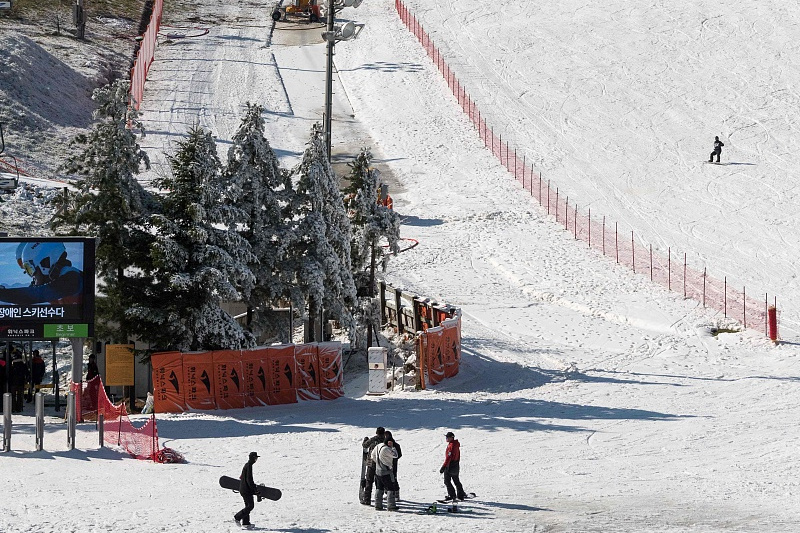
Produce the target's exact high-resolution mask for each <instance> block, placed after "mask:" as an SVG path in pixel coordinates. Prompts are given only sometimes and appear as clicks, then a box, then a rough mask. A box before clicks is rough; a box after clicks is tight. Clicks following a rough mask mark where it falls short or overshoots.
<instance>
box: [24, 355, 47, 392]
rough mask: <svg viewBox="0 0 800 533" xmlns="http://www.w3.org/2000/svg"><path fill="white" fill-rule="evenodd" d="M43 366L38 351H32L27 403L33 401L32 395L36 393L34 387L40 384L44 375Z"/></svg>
mask: <svg viewBox="0 0 800 533" xmlns="http://www.w3.org/2000/svg"><path fill="white" fill-rule="evenodd" d="M45 370H46V367H45V364H44V359H42V356H41V355H39V350H34V351H33V358H32V359H31V388H30V390H29V391H28V401H29V402H30V401H31V400H32V399H33V393H34V392H36V386H37V385H41V384H42V380H43V379H44V374H45Z"/></svg>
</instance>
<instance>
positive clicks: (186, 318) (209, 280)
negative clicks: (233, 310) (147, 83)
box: [131, 126, 254, 350]
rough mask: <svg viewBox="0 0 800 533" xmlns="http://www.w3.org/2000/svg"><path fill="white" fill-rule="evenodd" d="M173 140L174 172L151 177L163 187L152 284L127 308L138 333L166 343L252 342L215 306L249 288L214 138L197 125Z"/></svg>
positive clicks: (229, 345) (228, 345) (244, 249)
mask: <svg viewBox="0 0 800 533" xmlns="http://www.w3.org/2000/svg"><path fill="white" fill-rule="evenodd" d="M178 145H179V148H178V151H177V152H176V153H175V155H173V156H171V157H170V158H169V162H170V166H171V169H172V175H171V176H169V177H165V178H162V179H160V180H157V181H156V182H155V183H154V184H155V185H156V186H157V187H159V188H161V189H162V190H164V191H166V192H165V193H164V196H163V198H162V201H161V206H162V209H161V213H159V214H157V215H153V216H152V217H151V220H152V224H153V227H154V230H155V241H154V243H153V244H152V246H151V248H150V252H151V255H152V258H153V264H154V267H155V270H154V272H153V276H154V277H153V281H154V283H153V286H152V287H151V290H150V293H149V294H148V295H147V298H146V301H143V303H142V305H140V306H137V307H136V308H135V309H132V310H131V313H132V314H134V315H135V316H136V317H137V318H138V320H140V321H141V324H142V330H143V331H145V332H146V334H145V335H144V336H145V337H146V338H147V339H148V340H150V341H151V342H155V343H156V344H157V345H158V346H161V347H164V348H173V349H178V350H203V349H204V350H213V349H237V348H246V347H251V346H253V345H254V340H253V337H252V335H251V334H249V333H248V332H247V331H245V330H244V329H243V328H242V327H241V326H240V325H239V324H238V323H237V322H236V320H234V319H233V317H231V316H230V314H228V313H227V312H226V311H224V310H223V309H222V308H221V304H222V302H223V301H226V300H228V301H231V300H238V299H240V298H241V297H242V293H241V292H240V291H247V290H249V289H250V288H251V287H252V282H253V274H252V272H250V269H249V268H248V267H247V263H248V262H249V261H251V260H252V253H251V251H250V246H249V244H248V243H247V241H246V240H245V239H244V238H242V237H241V236H240V235H239V233H238V232H237V231H236V230H235V228H232V224H233V223H234V222H235V216H234V209H233V208H232V207H231V206H230V205H225V199H226V188H225V186H224V185H223V182H222V179H221V172H220V162H219V158H218V157H217V152H216V146H215V144H214V139H213V138H212V137H211V134H210V133H208V132H206V131H204V130H203V129H202V128H200V127H197V126H195V127H193V128H192V129H191V130H190V131H189V136H188V138H187V139H186V140H185V141H181V142H179V143H178Z"/></svg>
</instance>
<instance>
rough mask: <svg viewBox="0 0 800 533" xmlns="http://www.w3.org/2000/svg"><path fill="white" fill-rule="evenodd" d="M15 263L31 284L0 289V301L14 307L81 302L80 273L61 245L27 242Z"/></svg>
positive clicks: (81, 284) (62, 244) (81, 277)
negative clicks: (29, 279) (14, 305)
mask: <svg viewBox="0 0 800 533" xmlns="http://www.w3.org/2000/svg"><path fill="white" fill-rule="evenodd" d="M17 263H18V264H19V265H20V267H22V269H23V270H24V271H25V272H26V273H27V274H28V275H29V276H30V277H31V280H32V281H31V284H30V286H28V287H14V288H7V287H3V286H0V301H2V302H8V303H13V304H17V305H30V304H50V305H65V304H72V303H80V298H81V294H82V292H83V272H81V271H80V270H78V269H77V268H75V267H73V266H72V262H71V261H70V260H69V259H67V250H66V248H65V247H64V243H63V242H53V241H46V242H28V243H25V245H24V246H18V247H17Z"/></svg>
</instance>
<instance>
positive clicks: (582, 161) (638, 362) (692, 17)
mask: <svg viewBox="0 0 800 533" xmlns="http://www.w3.org/2000/svg"><path fill="white" fill-rule="evenodd" d="M198 4H199V5H198V10H199V13H200V15H201V16H200V17H199V19H200V20H206V21H209V23H208V26H209V29H210V31H209V34H208V35H207V36H203V37H200V38H196V39H186V40H181V41H174V42H173V43H172V44H170V45H169V46H162V47H161V48H159V50H158V51H157V54H156V63H154V66H153V70H152V73H151V76H150V79H149V81H148V86H147V89H146V96H145V102H144V105H143V111H144V113H143V116H142V119H143V121H144V123H145V125H146V127H148V129H149V130H150V131H151V133H152V134H151V135H150V136H148V138H146V139H145V144H146V145H148V146H149V148H150V151H151V157H153V158H154V159H156V154H154V153H153V150H158V149H160V148H162V147H165V146H169V142H170V140H171V139H175V138H177V137H178V136H179V135H182V134H183V133H184V132H185V130H186V128H187V127H188V126H189V125H190V124H191V123H193V122H195V121H198V122H199V123H200V124H201V125H203V126H205V127H208V128H211V129H212V131H213V132H214V133H215V135H217V136H218V139H219V141H220V153H221V154H224V153H225V148H224V147H225V146H226V143H228V142H229V140H230V137H231V135H232V133H233V131H234V130H235V127H236V125H237V124H238V120H239V117H240V116H241V110H242V107H243V102H244V101H245V100H250V101H254V102H258V103H261V104H263V105H265V107H266V118H267V132H268V137H269V139H270V141H271V143H272V144H273V146H274V147H275V148H276V149H277V150H278V153H279V155H281V157H282V158H283V160H284V161H285V162H286V164H287V165H288V164H290V163H291V162H293V161H296V159H297V157H298V156H299V154H300V153H301V152H302V148H303V146H302V143H303V142H304V140H305V139H306V138H307V131H308V128H309V127H310V124H311V123H312V122H313V121H315V120H321V116H322V106H323V90H322V77H323V72H324V69H323V64H324V63H323V62H324V46H323V45H322V44H321V39H317V40H316V43H317V44H306V45H301V46H298V45H297V43H298V42H300V43H303V42H312V41H313V39H311V38H310V37H309V40H303V39H300V38H298V37H291V38H290V37H287V36H286V35H285V33H287V32H289V31H293V32H302V31H308V32H314V33H317V34H318V32H319V31H321V30H320V29H319V28H317V29H313V30H303V29H301V28H296V27H295V28H293V29H291V30H289V29H285V30H279V29H276V30H275V32H274V33H272V36H271V37H270V34H269V28H270V25H271V21H270V20H269V10H265V9H264V8H263V6H262V5H260V4H255V3H237V4H235V5H232V4H220V3H217V2H212V1H211V0H201V1H200V2H199V3H198ZM408 5H409V6H410V7H411V8H412V9H414V10H415V11H416V12H417V14H418V16H419V18H420V19H422V20H423V22H424V23H425V27H426V30H427V31H428V32H429V33H430V34H431V35H432V36H433V37H434V38H435V39H436V41H437V43H438V45H439V46H440V48H441V49H442V51H443V52H444V53H445V54H446V55H447V56H448V61H449V62H450V64H451V65H452V66H453V68H454V69H455V70H456V71H457V72H458V73H459V77H460V78H461V80H462V81H463V82H464V83H465V84H466V85H467V88H468V90H469V91H470V93H471V94H473V96H474V97H475V99H476V101H477V102H478V103H479V105H480V106H481V108H482V110H483V112H484V113H486V114H487V118H488V120H489V122H490V123H493V124H495V125H496V126H497V127H498V128H504V131H507V132H508V133H504V134H503V138H504V139H506V138H508V139H509V140H511V141H512V143H513V144H514V145H516V146H518V147H519V148H521V149H526V150H529V152H528V158H529V160H534V161H536V162H537V167H538V168H539V169H540V170H542V171H543V172H544V173H546V175H547V176H548V177H550V178H551V179H553V180H554V181H556V182H558V183H559V185H560V186H561V187H563V188H564V190H567V191H568V192H569V195H570V197H571V198H573V197H574V198H576V199H577V200H578V201H579V202H580V203H581V205H589V204H591V206H592V211H593V213H598V214H607V215H608V216H609V217H610V218H613V219H616V220H618V221H619V222H620V223H626V224H630V225H631V227H632V228H633V229H635V230H636V231H637V234H639V235H640V236H641V238H643V239H648V242H652V243H653V244H654V246H661V247H666V246H672V247H673V249H674V248H676V247H682V248H685V249H686V251H687V252H688V253H690V254H691V256H690V257H691V259H690V260H691V261H692V262H693V264H694V265H696V266H697V265H699V266H700V267H701V268H702V266H704V265H707V266H708V267H709V268H710V269H711V270H712V274H713V270H714V269H719V273H718V274H716V276H717V277H721V276H722V275H728V276H730V277H732V278H734V279H735V280H736V284H737V285H744V284H746V285H748V287H751V286H752V287H753V289H752V290H753V292H754V293H755V292H757V291H758V290H763V291H770V292H771V293H772V292H775V293H777V294H778V296H779V306H780V307H781V309H782V328H783V329H782V337H783V339H784V342H782V343H781V344H779V345H777V346H773V345H772V344H771V343H769V342H768V341H767V340H766V339H765V338H764V337H763V335H760V334H758V333H756V332H753V331H747V332H743V333H721V334H719V335H717V336H714V335H712V334H711V331H712V329H714V328H717V327H719V326H721V325H727V326H730V325H731V324H730V323H729V322H727V321H725V320H724V319H722V318H721V317H720V316H719V315H718V314H715V313H712V312H711V311H709V310H706V309H703V307H702V305H700V304H698V303H697V302H695V301H691V300H683V299H682V298H681V297H679V296H678V295H676V294H674V293H669V292H667V291H666V290H664V289H662V288H661V287H658V286H654V285H652V284H651V283H650V282H649V280H648V279H647V278H645V277H643V276H639V275H635V274H633V273H631V272H630V271H628V270H626V269H624V268H620V267H618V266H617V265H615V264H614V263H613V261H611V260H608V259H605V258H603V257H601V256H599V255H598V254H596V253H594V252H590V251H589V250H587V249H586V245H585V243H581V242H576V241H575V240H573V239H572V238H571V237H570V235H569V234H568V233H567V232H564V231H562V230H560V229H559V227H558V226H557V225H556V224H555V223H554V222H553V220H552V219H551V218H549V217H547V215H546V213H543V212H542V210H541V209H539V208H538V207H537V206H536V205H535V204H534V203H533V202H532V201H531V199H530V198H529V196H528V195H526V194H524V193H523V192H522V191H521V190H520V188H519V186H518V185H517V184H516V183H515V182H514V181H513V179H511V178H510V177H509V175H508V173H507V172H506V171H505V170H503V169H502V168H501V166H500V165H499V164H498V162H497V161H496V160H495V159H494V158H493V157H492V156H491V155H490V154H489V153H488V151H487V150H485V149H484V148H483V146H482V144H481V142H480V140H479V139H478V137H477V134H476V132H475V131H474V129H473V128H472V126H471V125H470V123H469V122H468V121H467V119H466V118H465V117H464V116H463V115H462V114H461V112H460V109H459V107H458V105H457V104H456V102H455V101H454V99H453V97H452V96H451V95H450V93H449V90H448V88H447V86H446V84H445V83H444V81H443V80H442V79H441V76H440V75H439V74H438V72H437V71H436V69H435V68H434V67H433V66H432V65H431V63H430V60H429V59H428V58H427V56H426V55H425V54H424V52H423V51H422V49H421V47H420V46H419V44H418V43H417V42H416V40H415V39H414V38H413V37H412V36H411V35H410V34H409V33H408V32H407V31H406V30H405V29H404V27H403V26H402V24H401V23H400V21H399V19H398V17H397V15H396V13H395V12H394V2H393V1H392V0H366V1H365V2H364V3H363V4H362V5H361V7H360V8H359V9H358V10H346V11H343V12H342V13H341V14H340V17H341V18H342V19H345V18H347V19H352V20H356V21H357V22H360V23H364V24H365V27H364V30H363V31H362V32H361V35H360V36H359V38H358V39H357V40H355V41H351V42H347V43H340V44H339V45H337V47H336V65H337V70H338V77H337V85H336V87H337V89H336V92H337V94H336V103H337V105H336V109H335V113H334V126H333V135H334V146H335V147H336V149H337V150H344V149H345V147H346V146H347V145H348V143H360V142H362V141H363V140H364V139H369V142H370V146H371V147H372V148H373V151H374V152H375V154H376V155H377V156H378V158H379V161H378V163H379V164H380V165H381V166H383V167H384V168H386V169H387V172H386V174H387V176H391V180H392V183H393V184H392V187H393V189H392V191H391V192H392V195H393V197H394V205H395V208H396V209H397V210H398V212H399V213H401V214H402V215H403V217H404V224H403V230H402V233H403V236H404V237H408V238H414V239H417V240H418V241H419V242H420V245H419V246H417V247H415V248H413V249H412V250H410V251H407V252H404V253H403V254H400V255H399V256H397V257H395V258H393V259H392V260H391V262H390V263H389V270H388V272H387V274H386V277H387V280H388V281H389V282H390V283H392V284H395V285H399V286H403V287H405V288H406V289H408V290H411V291H414V292H417V293H419V294H423V295H427V296H431V297H435V298H438V299H440V300H442V301H446V302H448V303H451V304H454V305H457V306H459V307H461V308H462V310H463V315H464V322H463V364H462V369H461V372H460V373H459V375H458V376H456V377H455V378H453V379H451V380H448V381H447V382H445V383H442V384H441V385H440V386H438V387H437V388H436V389H435V390H428V391H425V392H412V391H405V392H401V391H398V392H394V393H392V394H390V395H388V396H384V397H369V396H366V394H365V392H366V376H365V375H364V373H365V371H363V370H362V372H361V373H360V374H359V373H357V372H355V373H354V372H353V370H354V369H349V376H350V379H349V381H348V383H347V387H346V389H347V390H346V392H347V395H346V397H345V398H342V399H340V400H337V401H334V402H321V403H315V402H307V403H303V404H297V405H290V406H280V407H271V408H268V409H245V410H239V411H231V412H211V413H193V414H187V415H158V420H159V434H160V436H161V439H162V444H163V445H167V446H169V447H172V448H175V449H176V450H178V451H180V452H182V453H184V454H185V456H186V458H187V460H188V462H187V464H181V465H158V464H151V463H148V462H142V461H134V460H131V459H128V458H127V457H124V456H122V455H120V454H119V453H117V452H116V451H113V450H108V449H105V450H99V449H98V446H97V444H96V441H97V435H96V433H95V431H94V428H93V426H91V425H85V426H82V427H81V428H80V435H79V439H78V449H76V450H75V451H67V450H66V438H65V428H64V426H63V425H61V424H59V423H57V422H56V420H55V419H52V420H51V421H50V423H49V424H48V426H47V427H48V436H47V441H46V446H45V448H46V451H45V452H39V453H37V452H33V451H32V450H33V448H34V446H33V436H32V433H33V428H32V425H31V423H32V420H30V419H29V418H25V417H22V418H21V421H22V423H23V425H22V426H21V428H19V429H18V431H19V433H15V435H14V451H13V452H12V453H10V454H2V455H0V472H2V474H1V475H0V491H2V492H3V493H4V494H5V495H6V496H5V497H4V498H3V499H2V501H3V502H4V506H3V509H4V512H3V513H0V530H2V531H21V532H26V533H27V532H34V531H36V532H38V531H101V530H102V531H106V530H113V531H197V532H199V531H209V530H211V531H228V530H234V529H235V524H234V523H233V521H232V519H231V518H232V515H233V513H234V512H235V511H236V510H237V509H238V508H239V507H240V504H241V500H240V499H239V498H238V497H237V496H236V495H235V494H233V493H229V492H225V491H222V490H221V489H219V488H218V487H217V478H218V477H219V476H220V475H223V474H227V475H234V476H235V475H237V474H238V472H239V471H240V469H241V467H242V465H243V463H244V462H245V460H246V457H247V453H248V452H250V451H252V450H256V451H258V452H259V454H261V455H262V456H263V457H262V459H261V460H260V461H259V462H258V463H257V464H256V466H255V477H256V480H257V481H259V482H263V483H266V484H268V485H272V486H276V487H280V488H281V489H282V490H283V493H284V497H283V499H281V500H280V501H279V502H262V503H259V504H257V507H256V510H255V512H254V515H253V521H254V522H255V523H256V524H257V525H259V528H261V529H262V530H266V531H281V532H323V531H357V532H373V531H399V532H404V531H408V532H411V531H414V532H417V531H421V530H422V531H448V532H450V531H467V532H483V531H498V532H506V531H508V532H512V531H519V532H522V531H581V532H583V531H598V532H599V531H603V532H607V531H637V532H638V531H653V532H665V531H669V532H678V531H680V532H693V533H694V532H697V533H699V532H710V531H770V532H773V531H787V532H788V531H796V530H797V528H798V526H800V512H798V507H797V499H798V496H799V495H800V481H798V480H797V477H798V475H797V474H798V469H797V467H796V452H795V449H796V442H797V438H798V436H799V435H798V430H797V429H796V428H795V426H794V425H793V423H794V421H795V420H796V419H797V418H798V415H800V413H799V412H798V407H797V402H796V400H795V398H797V396H798V392H800V390H799V389H800V379H798V376H800V374H799V373H798V370H799V369H800V365H798V357H797V356H798V344H797V343H798V333H800V329H798V328H797V327H796V324H797V317H798V309H800V307H799V306H800V304H798V301H800V300H798V296H800V295H799V294H798V292H800V289H799V288H798V286H797V281H796V278H795V273H796V267H795V266H794V261H793V260H794V257H796V256H797V255H798V239H797V235H798V227H797V215H796V212H797V209H796V206H795V205H794V204H796V202H797V196H796V193H795V192H794V191H795V190H797V189H796V186H795V184H794V182H793V180H792V176H793V175H794V174H795V173H796V172H795V170H797V168H798V166H797V165H796V164H794V163H793V161H792V160H791V158H790V154H791V152H792V150H793V148H794V147H796V146H797V145H798V144H800V134H799V132H798V131H797V127H796V123H797V121H796V119H795V113H794V110H795V109H794V108H796V107H797V106H796V105H793V104H792V102H794V103H796V90H795V88H794V87H795V86H796V85H798V82H800V79H798V78H800V73H799V71H797V69H795V68H793V67H792V65H793V61H794V59H793V57H794V55H796V54H793V52H794V49H795V48H796V43H795V41H796V39H795V37H796V36H797V19H798V17H799V16H800V8H798V7H797V6H795V5H793V4H791V5H790V4H786V3H779V2H776V1H771V0H768V1H765V2H759V3H758V4H754V3H734V2H730V1H727V0H726V1H723V2H714V3H712V2H705V1H702V2H697V1H689V0H676V1H674V2H670V3H667V2H656V1H651V2H645V3H631V2H623V1H621V0H611V1H606V2H602V3H601V2H591V1H586V0H584V1H577V0H568V1H566V2H557V3H551V4H548V5H543V4H542V5H540V4H537V5H535V6H529V5H527V4H525V3H520V2H512V1H510V0H496V1H494V2H490V3H486V2H478V1H477V0H458V1H457V2H456V1H453V0H450V1H448V2H437V3H436V4H435V7H432V6H434V4H432V3H429V2H423V1H421V0H411V1H409V2H408ZM194 20H195V21H196V20H197V18H195V19H194ZM210 21H215V22H218V25H214V24H212V23H211V22H210ZM178 22H179V21H174V23H175V24H177V23H178ZM194 24H195V25H196V24H197V23H196V22H195V23H194ZM281 31H283V32H284V35H281V34H280V33H279V32H281ZM350 115H354V116H352V117H351V116H350ZM714 135H719V136H720V137H721V139H722V140H723V141H724V142H725V144H726V146H725V149H724V151H723V160H726V161H727V162H729V163H739V164H731V165H727V166H719V167H717V166H707V165H702V164H701V162H702V161H703V160H704V159H705V158H706V157H707V155H708V152H710V149H711V148H710V141H711V140H713V137H714ZM148 143H149V144H148ZM162 161H163V159H162ZM156 162H157V163H158V161H156ZM158 168H159V167H158V166H156V168H155V170H154V172H158V171H159V170H158ZM162 169H163V167H162ZM162 171H163V170H162ZM732 283H733V282H732ZM748 292H749V291H748ZM351 364H353V363H351ZM25 424H27V425H25ZM378 425H383V426H386V427H387V428H389V429H391V430H392V431H393V432H394V435H395V437H396V438H397V440H398V441H399V442H400V444H401V445H402V449H403V458H402V459H401V460H400V466H399V479H400V485H401V498H402V500H403V501H402V502H401V508H402V512H401V513H398V514H394V513H379V512H376V511H374V510H372V509H369V508H366V507H363V506H361V505H360V504H359V503H358V500H357V496H356V495H357V492H356V485H357V483H358V473H359V453H360V452H359V444H360V441H361V438H362V437H364V436H368V435H371V434H372V433H373V432H374V428H375V427H376V426H378ZM447 430H452V431H454V432H455V434H456V436H457V438H459V440H460V441H461V443H462V455H463V457H462V480H463V482H464V485H465V488H466V489H467V490H468V491H474V492H476V493H477V494H478V498H477V499H475V500H472V501H470V502H469V503H468V504H466V505H465V506H464V507H465V508H469V509H471V510H473V512H472V513H469V514H462V515H448V514H443V515H436V516H428V515H418V514H417V510H418V509H420V508H422V507H426V506H427V505H428V504H429V503H430V502H431V501H433V500H434V499H436V498H439V497H441V496H443V494H444V488H443V486H442V482H441V476H439V474H438V468H439V466H440V464H441V461H442V459H443V453H444V448H445V442H444V433H445V432H446V431H447Z"/></svg>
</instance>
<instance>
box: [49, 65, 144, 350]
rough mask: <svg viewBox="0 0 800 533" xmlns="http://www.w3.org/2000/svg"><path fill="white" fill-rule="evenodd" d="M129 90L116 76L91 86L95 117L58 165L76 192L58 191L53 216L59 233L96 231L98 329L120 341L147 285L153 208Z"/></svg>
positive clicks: (128, 327) (128, 331) (126, 84)
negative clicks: (140, 178) (129, 310)
mask: <svg viewBox="0 0 800 533" xmlns="http://www.w3.org/2000/svg"><path fill="white" fill-rule="evenodd" d="M128 90H129V82H128V81H125V80H117V81H116V82H114V83H113V84H111V85H106V86H105V87H102V88H99V89H96V90H95V91H94V94H93V95H92V99H93V100H94V101H95V102H97V109H96V110H95V112H94V118H95V119H97V122H96V123H95V124H94V126H93V127H92V130H91V131H90V132H89V133H88V134H80V135H78V136H76V137H75V138H74V139H73V141H72V143H71V144H70V146H72V147H77V148H78V149H79V150H78V151H77V153H74V154H72V155H70V156H69V157H68V158H67V160H66V161H65V163H64V164H63V166H62V170H64V171H65V172H66V173H67V174H70V175H72V176H76V177H77V178H78V179H77V180H76V181H75V182H73V183H74V186H75V188H76V189H77V190H76V191H75V192H74V193H71V194H66V195H59V196H58V197H57V202H56V203H57V207H58V210H57V214H56V216H55V217H54V218H53V220H51V222H50V224H51V227H52V228H53V229H54V230H55V231H57V232H63V231H64V230H66V232H67V233H69V234H72V235H90V236H95V237H97V251H96V264H97V275H98V277H99V278H100V283H99V286H98V289H99V291H98V292H99V293H100V295H101V296H99V297H98V298H97V316H98V318H99V320H98V335H100V336H103V337H105V338H108V339H112V340H118V341H127V339H128V338H129V334H131V333H133V332H132V331H131V330H130V324H129V321H128V319H127V317H126V310H127V308H128V307H129V305H130V304H131V303H132V302H131V299H132V298H135V297H136V296H137V295H138V294H141V287H142V286H143V285H146V284H147V283H148V281H147V279H146V275H145V273H146V272H147V271H148V270H149V264H150V260H149V247H150V242H151V241H152V235H151V234H150V232H149V229H148V223H147V222H148V217H149V214H150V212H151V210H152V209H153V208H154V199H153V197H152V195H150V194H149V193H148V192H147V191H145V190H144V189H143V188H142V186H141V185H140V184H139V182H138V181H137V180H136V175H137V174H138V173H139V169H140V167H141V166H142V165H145V166H148V167H149V160H148V158H147V154H145V153H144V152H143V151H142V150H141V148H140V146H139V144H138V142H137V138H136V134H135V133H134V129H132V128H130V127H129V125H130V126H132V127H133V128H136V129H139V130H141V124H140V123H139V121H138V113H137V111H136V110H135V109H133V108H132V107H129V106H128V95H129V92H128Z"/></svg>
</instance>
